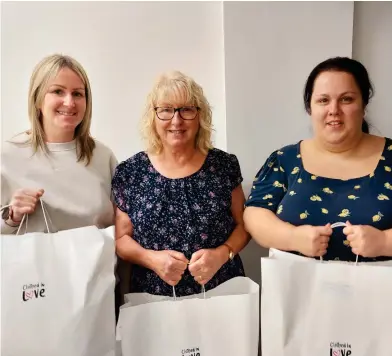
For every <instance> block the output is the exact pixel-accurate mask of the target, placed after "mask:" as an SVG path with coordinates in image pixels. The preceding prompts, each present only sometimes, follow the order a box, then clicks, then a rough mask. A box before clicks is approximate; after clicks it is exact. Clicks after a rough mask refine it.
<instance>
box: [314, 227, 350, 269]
mask: <svg viewBox="0 0 392 356" xmlns="http://www.w3.org/2000/svg"><path fill="white" fill-rule="evenodd" d="M346 226H347V224H346V223H344V222H341V221H338V222H336V223H333V224H332V225H331V228H332V229H334V228H335V227H346ZM320 261H323V256H320ZM357 264H358V255H356V259H355V266H356V265H357Z"/></svg>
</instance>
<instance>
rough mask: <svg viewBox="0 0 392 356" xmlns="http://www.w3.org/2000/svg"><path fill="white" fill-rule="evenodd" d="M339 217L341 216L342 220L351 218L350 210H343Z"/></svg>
mask: <svg viewBox="0 0 392 356" xmlns="http://www.w3.org/2000/svg"><path fill="white" fill-rule="evenodd" d="M338 216H340V217H341V218H347V217H349V216H350V210H348V209H343V210H342V212H341V213H340V214H339V215H338Z"/></svg>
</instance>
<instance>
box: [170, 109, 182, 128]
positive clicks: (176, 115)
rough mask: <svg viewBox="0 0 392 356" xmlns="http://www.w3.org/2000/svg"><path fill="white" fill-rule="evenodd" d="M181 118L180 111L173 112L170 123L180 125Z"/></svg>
mask: <svg viewBox="0 0 392 356" xmlns="http://www.w3.org/2000/svg"><path fill="white" fill-rule="evenodd" d="M182 121H183V120H182V118H181V116H180V112H179V111H176V112H175V113H174V116H173V118H172V120H171V122H172V124H174V125H181V124H182Z"/></svg>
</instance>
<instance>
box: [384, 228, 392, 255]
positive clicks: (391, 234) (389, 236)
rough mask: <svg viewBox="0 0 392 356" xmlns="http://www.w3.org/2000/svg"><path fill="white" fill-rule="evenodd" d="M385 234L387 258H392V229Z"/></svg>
mask: <svg viewBox="0 0 392 356" xmlns="http://www.w3.org/2000/svg"><path fill="white" fill-rule="evenodd" d="M384 233H385V236H386V238H385V254H384V255H385V256H388V257H392V229H388V230H385V231H384Z"/></svg>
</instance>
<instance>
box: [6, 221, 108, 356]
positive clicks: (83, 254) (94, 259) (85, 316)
mask: <svg viewBox="0 0 392 356" xmlns="http://www.w3.org/2000/svg"><path fill="white" fill-rule="evenodd" d="M1 254H2V260H1V272H2V280H1V332H2V335H1V355H4V356H25V355H29V356H113V355H114V350H115V314H114V284H115V277H114V265H115V249H114V241H113V237H111V236H109V235H107V234H106V233H105V231H102V230H99V229H98V228H97V227H95V226H89V227H84V228H79V229H73V230H66V231H60V232H57V233H28V234H25V235H19V236H15V235H2V236H1Z"/></svg>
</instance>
